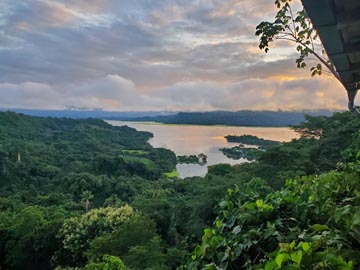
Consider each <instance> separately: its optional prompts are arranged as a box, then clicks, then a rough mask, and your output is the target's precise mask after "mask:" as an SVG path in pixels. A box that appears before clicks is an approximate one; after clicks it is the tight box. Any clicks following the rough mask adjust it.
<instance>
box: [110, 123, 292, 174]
mask: <svg viewBox="0 0 360 270" xmlns="http://www.w3.org/2000/svg"><path fill="white" fill-rule="evenodd" d="M106 122H108V123H109V124H111V125H114V126H124V125H126V126H129V127H132V128H135V129H137V130H140V131H149V132H151V133H153V134H154V137H153V138H151V139H150V140H149V143H150V144H151V145H152V146H154V147H163V148H167V149H170V150H172V151H174V152H175V154H176V155H178V156H179V155H198V154H201V153H204V154H205V155H207V157H208V158H207V164H206V165H204V166H200V165H198V164H178V165H177V166H176V168H177V170H178V172H179V174H180V177H181V178H185V177H191V176H204V175H205V174H206V173H207V166H209V165H214V164H219V163H229V164H239V163H243V162H248V161H247V160H246V159H239V160H233V159H230V158H227V157H226V156H225V155H224V154H223V153H222V152H221V151H220V150H219V148H224V147H228V148H229V147H234V146H236V145H238V143H229V142H227V141H226V139H225V138H224V137H225V136H226V135H244V134H248V135H254V136H257V137H259V138H264V139H268V140H275V141H281V142H287V141H291V140H292V139H293V138H297V134H296V133H295V132H294V131H292V130H291V129H289V128H284V127H280V128H274V127H235V126H198V125H165V124H159V123H151V122H146V123H144V122H141V123H140V122H125V121H110V120H109V121H106Z"/></svg>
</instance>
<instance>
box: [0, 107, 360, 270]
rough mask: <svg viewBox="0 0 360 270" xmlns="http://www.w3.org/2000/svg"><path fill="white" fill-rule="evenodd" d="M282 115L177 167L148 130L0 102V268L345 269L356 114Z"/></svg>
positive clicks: (358, 168) (356, 234)
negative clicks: (35, 112)
mask: <svg viewBox="0 0 360 270" xmlns="http://www.w3.org/2000/svg"><path fill="white" fill-rule="evenodd" d="M293 128H294V130H295V131H297V132H298V133H299V134H300V135H301V138H300V139H298V140H293V141H291V142H289V143H284V144H281V145H274V146H272V147H269V148H267V149H266V151H264V152H263V153H261V155H260V156H259V157H258V159H257V160H256V161H255V162H251V163H246V164H242V165H236V166H230V165H227V164H219V165H214V166H211V167H209V173H208V174H207V175H206V176H205V177H192V178H187V179H184V180H182V179H177V178H176V177H170V176H169V175H171V174H169V173H171V172H173V170H174V168H175V165H176V156H175V154H174V153H173V152H171V151H169V150H166V149H157V148H153V147H151V146H150V145H149V144H148V143H147V140H148V139H149V138H150V136H151V134H150V133H147V132H137V131H136V130H134V129H132V128H129V127H114V126H111V125H109V124H107V123H105V122H103V121H101V120H94V119H87V120H73V119H65V118H37V117H30V116H25V115H21V114H16V113H13V112H3V113H0V185H1V189H0V196H1V197H0V209H1V212H0V269H9V270H12V269H14V270H15V269H19V270H20V269H21V270H24V269H29V270H31V269H36V270H47V269H57V270H71V269H78V270H82V269H86V270H88V269H90V270H95V269H96V270H98V269H99V270H101V269H104V270H105V269H106V270H110V269H111V270H120V269H121V270H124V269H128V270H140V269H147V270H162V269H163V270H171V269H176V268H178V269H189V270H190V269H191V270H194V269H214V270H215V269H357V268H358V267H359V263H360V261H359V257H360V254H359V250H360V181H359V179H360V177H359V176H360V163H359V161H358V159H360V154H359V149H360V147H359V146H360V133H359V129H360V120H359V119H358V118H354V117H352V116H351V114H350V113H348V112H345V113H335V114H334V115H333V116H330V117H325V116H320V117H310V116H308V117H307V118H306V121H305V122H303V123H302V124H300V125H297V126H295V127H293Z"/></svg>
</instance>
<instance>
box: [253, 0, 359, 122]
mask: <svg viewBox="0 0 360 270" xmlns="http://www.w3.org/2000/svg"><path fill="white" fill-rule="evenodd" d="M290 2H291V0H275V5H276V6H277V8H278V9H279V10H278V12H277V14H276V16H275V20H274V22H261V23H260V24H259V25H258V26H257V27H256V33H255V34H256V35H257V36H260V44H259V48H260V49H261V50H264V51H265V52H266V53H267V52H269V50H270V48H269V44H270V43H271V42H273V41H276V40H284V41H290V42H292V43H295V44H296V50H297V51H298V53H299V56H298V58H297V59H296V64H297V67H298V68H305V67H306V66H307V64H306V63H307V60H310V57H315V59H316V60H317V63H316V65H314V66H313V67H311V68H310V71H311V76H312V77H314V76H316V75H321V74H322V73H323V72H330V73H331V74H332V75H333V76H334V77H335V78H336V79H337V80H338V81H339V82H340V83H341V84H343V83H342V81H341V78H340V76H339V74H338V73H337V71H336V68H335V66H334V64H333V63H332V61H331V60H330V59H329V58H328V56H327V55H326V52H325V50H324V48H323V46H322V44H321V41H320V39H319V37H318V34H317V32H316V30H315V29H314V27H313V25H312V23H311V21H310V18H309V17H308V15H307V13H306V11H305V9H302V10H300V11H297V12H295V11H294V10H293V9H292V7H291V5H290ZM323 67H325V68H326V69H325V70H324V69H323ZM356 93H357V91H348V98H349V110H350V111H351V112H352V113H353V114H355V115H357V116H359V115H360V112H358V111H357V110H356V109H355V107H354V99H355V96H356Z"/></svg>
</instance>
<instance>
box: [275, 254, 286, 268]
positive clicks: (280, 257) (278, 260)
mask: <svg viewBox="0 0 360 270" xmlns="http://www.w3.org/2000/svg"><path fill="white" fill-rule="evenodd" d="M288 259H289V255H288V254H279V255H277V256H276V259H275V262H276V263H277V265H278V266H279V267H281V265H282V264H283V262H286V261H287V260H288Z"/></svg>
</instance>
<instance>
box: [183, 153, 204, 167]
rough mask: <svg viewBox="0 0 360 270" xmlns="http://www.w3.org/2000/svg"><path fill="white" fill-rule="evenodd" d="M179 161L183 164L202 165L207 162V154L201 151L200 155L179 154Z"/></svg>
mask: <svg viewBox="0 0 360 270" xmlns="http://www.w3.org/2000/svg"><path fill="white" fill-rule="evenodd" d="M177 163H179V164H182V163H185V164H199V165H201V166H203V165H205V164H206V163H207V155H205V154H203V153H201V154H199V155H197V156H196V155H189V156H177Z"/></svg>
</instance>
